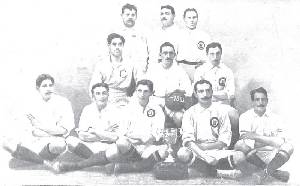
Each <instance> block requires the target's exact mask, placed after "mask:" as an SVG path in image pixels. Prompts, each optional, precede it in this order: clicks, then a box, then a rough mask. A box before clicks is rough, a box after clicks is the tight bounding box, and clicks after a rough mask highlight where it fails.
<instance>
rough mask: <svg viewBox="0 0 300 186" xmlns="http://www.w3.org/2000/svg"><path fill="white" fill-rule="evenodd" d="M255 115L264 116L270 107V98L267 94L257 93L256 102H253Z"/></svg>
mask: <svg viewBox="0 0 300 186" xmlns="http://www.w3.org/2000/svg"><path fill="white" fill-rule="evenodd" d="M252 103H253V107H254V111H255V113H257V114H259V115H263V114H264V113H265V112H266V109H267V105H268V98H267V97H266V95H265V94H263V93H260V92H256V93H255V94H254V100H253V101H252Z"/></svg>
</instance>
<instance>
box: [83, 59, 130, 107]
mask: <svg viewBox="0 0 300 186" xmlns="http://www.w3.org/2000/svg"><path fill="white" fill-rule="evenodd" d="M135 76H136V70H135V68H134V66H133V65H132V63H131V62H130V61H129V59H123V61H122V62H120V63H116V64H113V63H112V62H111V61H110V56H106V57H105V58H104V59H102V60H101V61H99V62H98V63H97V64H96V67H95V70H94V73H93V75H92V79H91V82H90V88H89V90H91V88H92V86H93V85H94V84H96V83H101V82H103V83H107V84H108V86H109V98H108V102H109V103H108V104H116V105H124V104H127V103H128V98H127V91H128V88H129V87H130V84H131V81H132V79H134V78H135ZM89 92H91V91H89Z"/></svg>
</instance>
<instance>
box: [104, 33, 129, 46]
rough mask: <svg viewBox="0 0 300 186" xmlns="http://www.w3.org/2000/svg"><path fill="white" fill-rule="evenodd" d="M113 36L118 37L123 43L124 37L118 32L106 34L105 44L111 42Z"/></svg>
mask: <svg viewBox="0 0 300 186" xmlns="http://www.w3.org/2000/svg"><path fill="white" fill-rule="evenodd" d="M115 38H120V39H121V41H122V43H123V44H124V43H125V38H124V37H123V36H121V35H120V34H116V33H111V34H109V35H108V36H107V44H111V41H112V40H113V39H115Z"/></svg>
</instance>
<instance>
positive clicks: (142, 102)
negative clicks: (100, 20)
mask: <svg viewBox="0 0 300 186" xmlns="http://www.w3.org/2000/svg"><path fill="white" fill-rule="evenodd" d="M148 103H149V99H148V100H139V104H140V105H141V106H142V107H143V108H145V107H146V106H147V105H148Z"/></svg>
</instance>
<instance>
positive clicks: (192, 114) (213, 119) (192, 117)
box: [182, 103, 231, 146]
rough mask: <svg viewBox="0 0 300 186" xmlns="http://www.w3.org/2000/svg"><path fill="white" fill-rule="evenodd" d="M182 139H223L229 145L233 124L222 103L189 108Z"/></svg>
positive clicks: (207, 140) (184, 141)
mask: <svg viewBox="0 0 300 186" xmlns="http://www.w3.org/2000/svg"><path fill="white" fill-rule="evenodd" d="M182 131H183V134H182V140H183V145H184V146H185V145H186V143H187V142H189V141H194V142H199V143H201V142H217V141H222V142H224V143H225V144H226V145H227V146H228V145H229V144H230V140H231V125H230V121H229V117H228V114H227V113H226V112H225V111H224V110H223V109H222V107H221V106H220V104H218V103H212V105H211V106H210V107H209V108H207V109H205V108H203V107H201V105H200V104H196V105H194V106H192V107H191V108H189V109H188V110H187V111H186V112H185V113H184V115H183V119H182Z"/></svg>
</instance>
